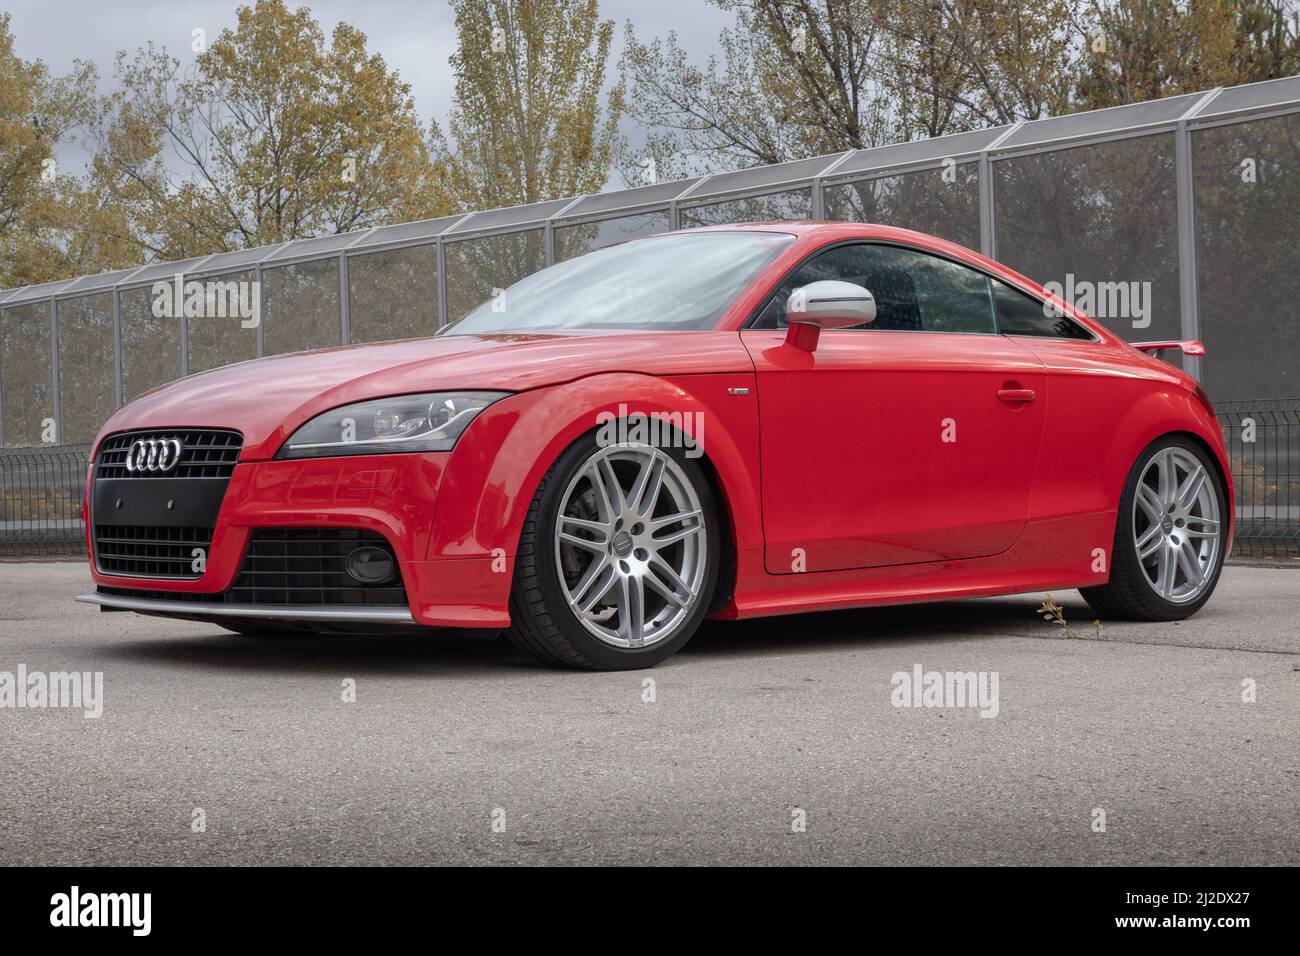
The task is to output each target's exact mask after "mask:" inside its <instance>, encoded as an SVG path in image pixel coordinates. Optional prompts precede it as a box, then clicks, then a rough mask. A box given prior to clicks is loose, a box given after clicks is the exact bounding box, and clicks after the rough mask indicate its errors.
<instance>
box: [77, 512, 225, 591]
mask: <svg viewBox="0 0 1300 956" xmlns="http://www.w3.org/2000/svg"><path fill="white" fill-rule="evenodd" d="M211 546H212V529H211V528H181V527H177V528H170V527H157V526H152V525H95V555H96V558H97V560H98V562H99V570H100V571H101V572H102V573H104V574H117V575H122V576H124V577H133V578H180V579H188V580H191V581H193V580H197V579H198V578H199V577H200V575H201V572H198V571H195V570H194V569H193V567H194V558H195V555H194V549H195V548H202V549H203V554H204V555H205V556H206V555H207V553H208V550H209V548H210V547H211Z"/></svg>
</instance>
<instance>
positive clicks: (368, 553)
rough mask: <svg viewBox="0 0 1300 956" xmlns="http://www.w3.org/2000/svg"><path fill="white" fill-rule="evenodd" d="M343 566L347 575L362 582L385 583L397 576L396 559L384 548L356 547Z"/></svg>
mask: <svg viewBox="0 0 1300 956" xmlns="http://www.w3.org/2000/svg"><path fill="white" fill-rule="evenodd" d="M344 566H345V567H346V568H347V571H348V576H349V577H350V578H352V579H353V580H354V581H360V582H361V583H362V584H372V585H373V584H387V583H388V582H389V581H391V580H393V578H395V577H396V576H397V561H396V559H395V558H394V557H393V554H392V552H391V551H388V550H387V549H385V548H375V547H369V546H367V547H364V548H357V549H356V550H355V551H353V552H352V553H351V554H349V555H348V558H347V562H346V564H345V565H344Z"/></svg>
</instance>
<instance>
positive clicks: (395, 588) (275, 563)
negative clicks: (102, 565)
mask: <svg viewBox="0 0 1300 956" xmlns="http://www.w3.org/2000/svg"><path fill="white" fill-rule="evenodd" d="M366 546H371V547H378V548H383V549H384V550H386V551H389V552H390V553H391V550H392V549H391V548H389V546H388V542H387V540H385V538H384V536H383V535H381V534H377V533H375V532H373V531H362V530H356V529H351V528H273V529H261V530H257V531H254V532H253V533H252V535H251V536H250V537H249V539H248V549H247V550H246V551H245V552H244V561H243V563H242V564H241V565H240V569H239V575H238V576H237V577H236V578H235V583H234V584H233V585H231V587H230V588H229V589H228V590H226V591H223V592H221V593H219V594H192V593H184V592H175V591H147V590H137V589H134V588H113V587H100V588H99V592H100V593H101V594H113V595H118V596H121V597H136V598H143V599H148V600H158V601H177V602H183V603H187V604H256V605H260V606H272V607H295V606H296V607H304V606H315V607H320V606H342V607H358V606H360V607H365V606H380V607H405V606H406V603H407V601H406V588H405V587H404V586H403V583H402V577H401V572H400V571H397V572H396V576H395V577H394V579H393V581H391V582H389V583H386V584H370V585H363V584H360V583H358V582H357V581H355V580H353V578H352V577H351V576H350V575H349V574H348V573H347V568H346V562H347V558H348V555H350V554H351V553H352V552H353V551H354V550H356V549H357V548H360V547H366Z"/></svg>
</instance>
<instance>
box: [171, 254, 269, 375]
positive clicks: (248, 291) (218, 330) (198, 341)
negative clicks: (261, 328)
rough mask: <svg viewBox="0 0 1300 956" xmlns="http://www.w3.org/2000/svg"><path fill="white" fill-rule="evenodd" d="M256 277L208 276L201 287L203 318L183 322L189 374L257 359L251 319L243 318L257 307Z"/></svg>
mask: <svg viewBox="0 0 1300 956" xmlns="http://www.w3.org/2000/svg"><path fill="white" fill-rule="evenodd" d="M255 277H256V273H254V272H252V271H249V272H231V273H227V274H226V275H220V276H209V277H207V278H206V279H204V280H203V283H204V291H205V296H204V309H203V312H204V314H203V315H202V316H199V317H195V318H189V319H187V320H186V325H187V327H188V332H187V333H186V334H187V336H188V338H189V348H190V374H191V375H192V374H194V373H195V372H206V371H207V370H208V369H210V368H217V367H219V366H222V365H231V364H233V363H235V362H243V361H246V360H248V359H252V358H257V328H256V326H255V325H254V324H253V322H254V319H245V318H243V316H244V315H245V314H246V313H248V312H249V311H256V310H255V309H253V308H251V307H255V306H257V303H258V297H257V288H256V284H255V281H254V280H255Z"/></svg>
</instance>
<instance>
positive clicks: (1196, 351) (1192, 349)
mask: <svg viewBox="0 0 1300 956" xmlns="http://www.w3.org/2000/svg"><path fill="white" fill-rule="evenodd" d="M1129 344H1130V345H1132V346H1133V347H1134V348H1135V349H1137V350H1138V351H1139V352H1150V353H1152V354H1153V355H1154V354H1155V353H1156V352H1164V351H1167V350H1169V349H1181V350H1182V353H1183V354H1184V355H1204V354H1205V344H1204V343H1203V342H1201V340H1200V339H1183V340H1181V341H1178V340H1175V339H1170V340H1168V341H1166V342H1130V343H1129Z"/></svg>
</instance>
